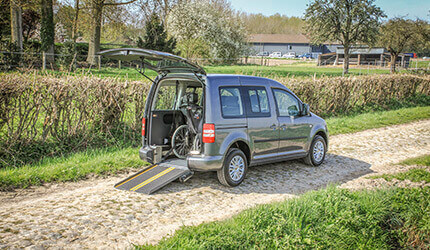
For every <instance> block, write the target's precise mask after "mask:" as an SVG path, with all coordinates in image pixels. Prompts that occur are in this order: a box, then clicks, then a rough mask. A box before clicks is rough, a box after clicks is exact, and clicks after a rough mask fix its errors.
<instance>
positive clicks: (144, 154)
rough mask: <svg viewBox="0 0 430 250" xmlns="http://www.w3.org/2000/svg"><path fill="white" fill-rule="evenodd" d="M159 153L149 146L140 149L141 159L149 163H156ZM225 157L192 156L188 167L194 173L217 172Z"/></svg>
mask: <svg viewBox="0 0 430 250" xmlns="http://www.w3.org/2000/svg"><path fill="white" fill-rule="evenodd" d="M156 155H157V153H156V152H155V150H154V149H153V148H151V147H149V146H144V147H141V148H140V149H139V156H140V159H142V160H144V161H146V162H149V163H152V164H154V163H156V162H155V161H154V158H155V159H156V158H157V157H156ZM222 162H223V157H222V155H220V156H208V155H191V156H188V157H187V167H188V168H189V169H191V170H194V171H216V170H219V169H221V168H222Z"/></svg>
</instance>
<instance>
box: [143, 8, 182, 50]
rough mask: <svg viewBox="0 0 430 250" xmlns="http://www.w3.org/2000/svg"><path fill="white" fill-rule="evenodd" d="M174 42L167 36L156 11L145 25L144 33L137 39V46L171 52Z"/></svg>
mask: <svg viewBox="0 0 430 250" xmlns="http://www.w3.org/2000/svg"><path fill="white" fill-rule="evenodd" d="M175 45H176V42H175V40H174V39H173V38H170V39H168V38H167V32H166V31H165V30H164V25H163V24H162V23H161V21H160V18H159V17H158V15H157V14H156V13H153V14H152V15H151V17H150V19H149V21H148V22H147V23H146V25H145V35H144V37H143V39H141V38H140V37H139V38H138V41H137V47H139V48H145V49H152V50H158V51H164V52H169V53H172V52H173V50H174V48H175Z"/></svg>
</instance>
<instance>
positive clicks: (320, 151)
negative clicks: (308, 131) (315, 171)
mask: <svg viewBox="0 0 430 250" xmlns="http://www.w3.org/2000/svg"><path fill="white" fill-rule="evenodd" d="M326 153H327V143H326V141H325V140H324V138H323V137H322V136H320V135H316V136H315V137H314V139H313V140H312V143H311V146H310V148H309V152H308V155H307V156H306V157H305V158H303V160H304V162H305V163H306V164H308V165H310V166H315V167H316V166H319V165H321V163H323V162H324V159H325V155H326Z"/></svg>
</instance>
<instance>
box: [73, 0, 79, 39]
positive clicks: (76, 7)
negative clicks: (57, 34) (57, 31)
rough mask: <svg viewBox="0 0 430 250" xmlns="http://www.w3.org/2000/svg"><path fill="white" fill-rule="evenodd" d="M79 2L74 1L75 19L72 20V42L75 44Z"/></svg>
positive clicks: (77, 0)
mask: <svg viewBox="0 0 430 250" xmlns="http://www.w3.org/2000/svg"><path fill="white" fill-rule="evenodd" d="M78 19H79V0H75V17H74V18H73V27H72V40H73V43H76V38H77V37H78Z"/></svg>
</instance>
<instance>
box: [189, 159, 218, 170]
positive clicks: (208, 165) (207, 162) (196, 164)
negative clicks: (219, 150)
mask: <svg viewBox="0 0 430 250" xmlns="http://www.w3.org/2000/svg"><path fill="white" fill-rule="evenodd" d="M222 161H223V157H222V155H220V156H209V155H192V156H188V157H187V165H188V168H189V169H191V170H194V171H216V170H219V169H221V168H222Z"/></svg>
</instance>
